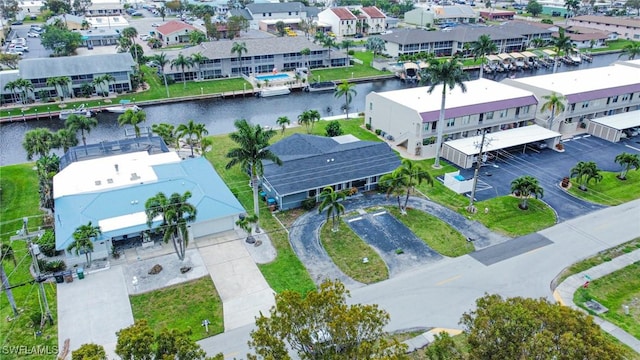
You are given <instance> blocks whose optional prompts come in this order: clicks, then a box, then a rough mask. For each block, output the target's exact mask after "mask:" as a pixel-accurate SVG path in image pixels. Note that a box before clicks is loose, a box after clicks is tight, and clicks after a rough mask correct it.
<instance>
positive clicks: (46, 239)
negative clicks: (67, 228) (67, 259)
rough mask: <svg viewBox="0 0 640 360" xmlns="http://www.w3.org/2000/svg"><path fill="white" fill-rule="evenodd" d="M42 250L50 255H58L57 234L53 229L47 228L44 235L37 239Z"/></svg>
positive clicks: (46, 254)
mask: <svg viewBox="0 0 640 360" xmlns="http://www.w3.org/2000/svg"><path fill="white" fill-rule="evenodd" d="M35 243H36V244H38V247H40V251H41V252H42V253H43V254H44V255H45V256H48V257H52V256H56V235H55V234H54V232H53V230H47V231H45V232H44V234H43V235H42V237H40V238H39V239H37V240H36V241H35Z"/></svg>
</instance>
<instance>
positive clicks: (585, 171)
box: [569, 161, 602, 191]
mask: <svg viewBox="0 0 640 360" xmlns="http://www.w3.org/2000/svg"><path fill="white" fill-rule="evenodd" d="M569 177H572V178H576V181H577V182H578V184H579V186H578V188H579V189H580V190H582V191H587V184H588V183H589V181H591V180H594V181H595V182H600V181H601V180H602V175H601V174H600V169H598V166H597V165H596V163H595V162H593V161H580V162H578V163H577V164H576V166H574V167H573V168H572V169H571V174H570V175H569Z"/></svg>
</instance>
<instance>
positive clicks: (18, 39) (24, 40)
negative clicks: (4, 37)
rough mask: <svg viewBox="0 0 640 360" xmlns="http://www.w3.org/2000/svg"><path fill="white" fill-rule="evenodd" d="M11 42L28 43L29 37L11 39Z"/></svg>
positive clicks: (17, 43) (16, 43) (14, 43)
mask: <svg viewBox="0 0 640 360" xmlns="http://www.w3.org/2000/svg"><path fill="white" fill-rule="evenodd" d="M11 44H13V45H27V39H25V38H15V39H13V40H11Z"/></svg>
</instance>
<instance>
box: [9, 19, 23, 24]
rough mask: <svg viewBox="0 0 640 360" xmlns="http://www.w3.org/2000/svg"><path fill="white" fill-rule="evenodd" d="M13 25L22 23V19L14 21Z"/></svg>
mask: <svg viewBox="0 0 640 360" xmlns="http://www.w3.org/2000/svg"><path fill="white" fill-rule="evenodd" d="M11 25H22V20H16V21H14V22H12V23H11Z"/></svg>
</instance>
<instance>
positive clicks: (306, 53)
mask: <svg viewBox="0 0 640 360" xmlns="http://www.w3.org/2000/svg"><path fill="white" fill-rule="evenodd" d="M300 55H302V56H304V67H306V68H307V69H308V68H309V55H311V49H309V48H304V49H302V50H300Z"/></svg>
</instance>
